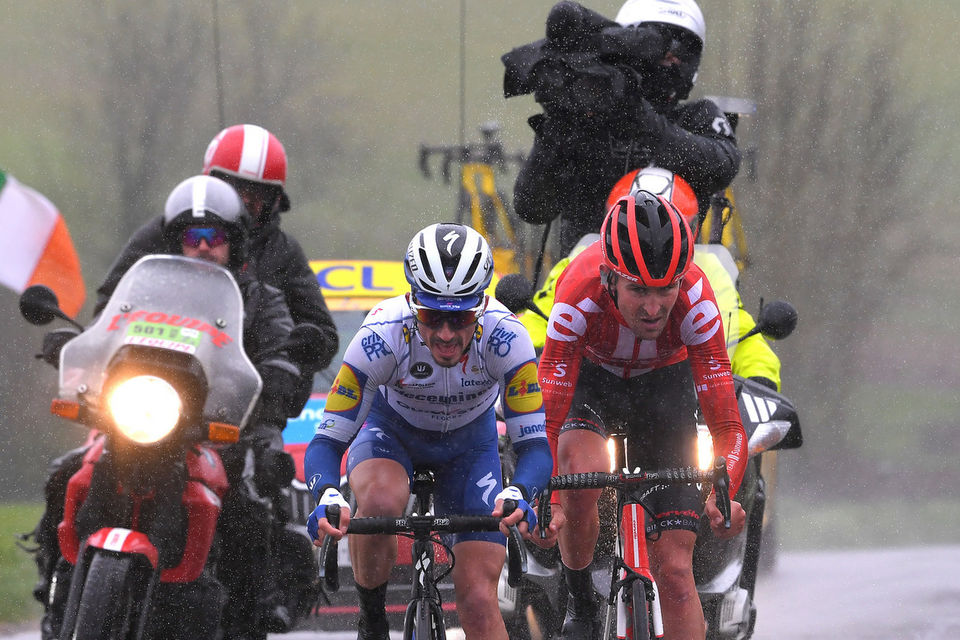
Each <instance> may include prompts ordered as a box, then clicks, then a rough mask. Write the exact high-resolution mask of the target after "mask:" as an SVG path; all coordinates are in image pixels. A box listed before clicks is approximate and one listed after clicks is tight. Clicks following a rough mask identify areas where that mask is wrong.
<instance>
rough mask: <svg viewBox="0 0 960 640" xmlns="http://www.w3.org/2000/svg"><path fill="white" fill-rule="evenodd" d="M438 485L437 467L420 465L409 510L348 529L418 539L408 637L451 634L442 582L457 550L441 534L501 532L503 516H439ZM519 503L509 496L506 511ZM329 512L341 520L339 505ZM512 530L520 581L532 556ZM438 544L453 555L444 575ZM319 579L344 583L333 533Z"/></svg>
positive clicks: (511, 556) (331, 585)
mask: <svg viewBox="0 0 960 640" xmlns="http://www.w3.org/2000/svg"><path fill="white" fill-rule="evenodd" d="M433 486H434V477H433V473H432V472H430V471H429V470H416V471H415V473H414V480H413V492H412V493H413V496H414V498H413V509H412V512H411V514H410V515H407V516H404V517H400V518H392V517H375V518H353V519H351V520H350V525H349V527H348V528H347V533H348V534H363V535H383V534H391V535H392V534H397V535H402V536H407V537H410V538H412V539H413V545H412V547H411V560H412V565H413V577H412V595H411V598H410V602H409V604H408V605H407V611H406V615H405V616H404V621H403V638H404V640H445V638H446V637H447V636H446V625H445V622H444V617H443V602H442V600H441V597H440V590H439V589H438V587H437V584H438V583H439V582H440V581H441V580H443V579H444V578H445V577H446V576H447V575H448V574H449V573H450V572H451V571H453V567H454V565H455V563H456V558H455V556H454V553H453V549H452V548H451V547H450V546H448V545H447V544H446V542H445V541H444V540H443V538H442V537H440V536H439V535H437V534H444V533H463V532H468V531H498V530H499V528H500V520H501V518H499V517H494V516H476V515H468V516H465V515H442V516H437V515H434V514H433V513H432V503H433ZM516 507H517V504H516V501H514V500H504V504H503V515H504V516H508V515H510V513H512V512H513V510H514V509H516ZM326 514H327V520H328V521H329V522H330V524H331V525H332V526H334V527H336V526H338V525H339V522H340V508H339V507H337V506H336V505H330V506H328V507H327V511H326ZM509 529H510V535H509V537H508V538H507V568H508V575H509V580H510V583H511V584H512V585H513V586H516V585H518V584H519V583H520V580H521V577H522V576H523V574H524V573H525V572H526V570H527V555H526V547H525V546H524V544H523V538H522V537H521V535H520V531H519V530H518V529H517V527H516V526H515V525H513V526H510V528H509ZM434 545H439V546H440V547H441V548H442V549H443V550H444V551H445V552H446V555H447V558H448V559H449V565H448V566H447V568H446V569H445V570H444V571H443V573H441V574H439V575H438V574H437V573H436V571H435V568H436V566H437V563H436V548H435V546H434ZM320 578H321V580H322V581H323V584H324V587H325V588H326V589H327V590H328V591H337V590H338V589H339V588H340V578H339V564H338V562H337V553H336V542H334V541H333V539H332V538H331V537H329V536H328V537H327V538H325V539H324V541H323V546H322V547H321V550H320Z"/></svg>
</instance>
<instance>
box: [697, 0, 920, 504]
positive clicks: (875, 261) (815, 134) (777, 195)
mask: <svg viewBox="0 0 960 640" xmlns="http://www.w3.org/2000/svg"><path fill="white" fill-rule="evenodd" d="M730 4H737V5H738V7H739V5H740V4H742V3H730ZM750 4H751V7H752V10H742V11H740V12H739V13H737V14H736V15H737V20H736V21H734V22H731V23H729V24H733V25H735V29H736V31H729V32H725V33H722V34H721V35H719V36H716V34H714V37H719V39H720V40H725V41H727V42H730V41H736V38H737V37H739V38H740V40H744V41H743V44H742V46H743V47H744V54H745V55H744V57H742V58H739V57H736V56H735V59H738V60H739V61H738V62H737V64H738V65H739V66H740V67H741V71H740V73H744V74H746V78H747V82H746V86H748V87H749V95H750V97H751V98H753V99H755V100H757V102H758V103H759V109H758V112H757V115H756V120H755V122H753V123H751V124H750V125H749V129H750V131H751V133H752V135H753V138H752V141H753V143H754V144H755V145H756V146H757V147H758V148H759V166H760V169H759V172H760V178H759V181H758V182H757V183H756V184H744V187H743V188H742V192H743V193H742V197H741V199H740V205H741V207H742V208H743V210H744V211H745V212H748V213H747V215H748V216H749V221H750V229H749V233H750V235H751V242H752V248H753V250H754V252H755V256H757V259H756V260H755V262H754V265H753V266H752V267H751V268H750V269H749V270H748V272H747V274H746V276H745V278H744V280H745V282H746V283H747V286H748V288H750V289H753V290H754V291H756V292H757V293H759V294H760V295H766V296H767V297H771V296H776V297H785V298H787V299H790V300H791V301H793V302H794V304H796V306H797V307H798V308H799V311H800V326H799V330H798V331H797V333H796V334H795V336H793V337H791V338H790V339H789V340H787V341H786V342H784V343H783V344H782V345H778V346H777V350H778V352H779V353H780V354H781V357H782V360H783V363H784V391H785V393H787V394H788V395H789V396H790V397H792V398H794V399H795V400H796V401H798V404H799V407H800V409H801V417H802V419H803V421H804V423H805V425H806V427H805V431H806V433H807V436H808V437H807V440H806V443H805V445H804V448H803V449H801V451H800V452H799V455H798V456H794V455H793V454H791V455H790V456H789V460H788V457H787V456H784V457H783V462H784V466H785V467H786V470H787V471H789V470H790V469H795V470H796V474H795V476H796V477H791V480H790V481H788V482H789V485H790V486H791V491H793V490H796V491H800V492H802V491H804V490H809V491H810V492H811V493H812V494H816V495H819V496H821V497H822V496H824V495H830V494H831V493H835V492H836V491H837V490H838V489H839V488H840V487H838V484H837V482H836V481H837V480H838V478H840V477H841V475H842V476H843V477H846V474H847V473H848V472H849V471H851V470H852V469H858V470H859V469H862V470H864V471H866V470H869V469H870V468H872V466H873V465H872V462H873V461H869V460H864V459H862V458H860V457H858V455H857V453H858V451H859V449H860V447H859V446H858V445H857V443H855V442H851V441H850V440H849V433H850V430H849V429H848V427H849V426H850V425H851V422H852V416H851V406H852V405H853V402H852V395H853V393H854V392H855V391H856V390H857V389H858V385H859V384H860V383H861V382H862V380H863V375H862V373H861V371H862V368H863V367H864V366H866V362H865V358H864V354H865V353H866V349H865V346H866V341H867V340H868V339H869V338H870V329H871V327H872V326H873V325H874V323H875V321H876V320H877V319H878V317H879V314H881V313H882V310H883V309H884V307H885V305H887V304H889V303H890V302H891V301H892V299H893V296H895V295H896V289H895V287H894V286H892V285H891V283H896V282H898V281H899V280H900V279H902V277H903V276H904V275H905V272H906V269H907V268H908V267H909V265H911V264H912V260H911V259H910V257H911V254H912V251H913V250H914V249H915V248H916V247H917V242H918V240H919V238H920V235H919V234H920V233H921V229H920V228H918V226H917V225H916V224H915V220H914V219H913V216H911V215H904V213H905V212H907V211H910V210H911V202H912V201H913V200H914V199H915V198H916V196H917V195H918V194H917V193H916V191H915V189H916V185H914V184H912V183H911V182H910V181H909V180H907V177H908V174H907V173H906V167H907V166H908V164H909V162H910V157H911V154H912V153H913V152H915V143H916V133H917V120H916V118H915V117H913V115H912V114H911V112H912V111H913V109H914V108H915V105H913V104H912V101H911V100H910V98H909V93H908V92H904V91H903V90H902V89H901V88H900V87H899V86H898V83H899V76H898V69H897V67H896V65H895V63H894V62H895V60H896V59H897V57H898V55H899V54H900V48H899V44H900V43H901V42H902V40H901V39H900V37H899V35H900V34H901V32H902V29H901V28H900V26H899V21H898V20H896V19H894V18H895V16H894V15H893V14H892V13H889V12H888V13H887V14H886V16H887V18H888V19H887V20H886V21H884V20H882V19H880V18H882V16H883V15H884V14H883V13H882V12H881V13H880V15H874V16H873V17H874V19H873V20H869V21H868V20H860V19H857V18H858V16H859V15H860V11H861V9H860V8H858V7H855V6H854V5H853V4H852V3H844V4H839V5H838V4H833V5H832V6H830V7H827V6H825V5H826V3H789V2H788V3H763V2H761V3H750ZM730 10H731V11H733V10H736V9H733V8H731V9H730ZM735 34H736V35H735ZM744 35H746V36H747V38H746V39H744V38H743V36H744ZM729 62H730V61H728V62H727V63H728V64H729ZM860 465H862V466H860ZM801 469H802V471H801ZM874 479H875V478H874V477H872V476H867V478H865V479H864V480H863V485H860V486H858V487H850V489H851V490H854V491H855V490H856V489H858V488H864V487H865V486H866V484H867V483H868V482H869V481H870V480H874ZM841 486H844V487H846V486H849V485H847V483H846V482H844V483H842V485H841ZM826 487H829V489H830V492H828V493H824V492H823V489H824V488H826Z"/></svg>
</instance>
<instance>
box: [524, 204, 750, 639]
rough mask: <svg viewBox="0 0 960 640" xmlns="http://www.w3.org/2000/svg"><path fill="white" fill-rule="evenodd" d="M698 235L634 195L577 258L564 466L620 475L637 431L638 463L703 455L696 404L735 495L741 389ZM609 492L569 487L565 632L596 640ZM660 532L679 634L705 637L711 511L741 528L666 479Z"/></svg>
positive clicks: (716, 519)
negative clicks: (602, 496)
mask: <svg viewBox="0 0 960 640" xmlns="http://www.w3.org/2000/svg"><path fill="white" fill-rule="evenodd" d="M693 245H694V238H693V237H692V234H691V232H690V228H689V227H688V225H687V223H686V222H685V221H684V219H683V217H682V216H681V215H680V213H679V212H678V211H677V209H676V208H675V207H674V206H673V205H672V204H671V203H670V202H669V201H667V200H665V199H663V198H660V197H658V196H655V195H653V194H651V193H649V192H646V191H640V192H638V193H637V194H636V196H635V197H631V196H627V197H624V198H621V199H620V200H619V201H618V202H617V203H616V204H615V205H614V206H613V207H612V208H611V209H610V211H609V212H608V213H607V216H606V219H605V220H604V222H603V226H602V227H601V230H600V239H599V240H598V241H597V242H596V243H595V244H594V245H592V246H590V247H589V248H587V249H586V250H584V251H583V252H582V253H581V254H580V255H579V256H577V257H576V258H575V259H574V260H573V261H572V262H571V263H570V266H569V267H568V268H567V269H566V270H565V271H564V272H563V274H562V275H561V276H560V278H559V281H558V283H557V293H556V301H555V303H554V306H553V309H552V311H551V313H550V321H549V323H548V327H547V339H546V344H545V346H544V350H543V355H542V357H541V359H540V367H539V378H540V382H541V387H542V389H543V397H544V405H545V409H546V420H547V436H548V438H549V441H550V445H551V448H552V450H553V454H554V460H555V461H556V462H555V465H556V467H557V468H555V470H554V471H555V472H559V473H583V472H591V471H608V470H609V466H610V462H609V456H608V453H607V448H606V435H607V432H608V430H614V429H625V432H626V433H627V435H628V437H627V444H626V448H627V461H628V464H629V465H630V466H631V467H634V466H640V467H643V468H657V467H665V466H680V465H684V466H695V465H696V446H695V442H696V416H695V414H696V409H697V405H698V401H699V406H700V407H701V409H702V413H703V416H704V418H705V419H706V422H707V425H708V426H709V428H710V432H711V434H712V436H713V441H714V449H715V451H716V454H717V455H722V456H725V457H726V460H727V470H728V472H729V474H730V480H731V488H730V495H734V494H735V493H736V491H737V488H738V487H739V485H740V481H741V479H742V478H743V473H744V469H745V465H746V462H747V447H746V445H747V440H746V434H745V433H744V430H743V426H742V425H741V423H740V415H739V412H738V410H737V402H736V398H735V396H734V388H733V379H732V374H731V372H730V361H729V359H728V357H727V351H726V345H725V341H724V336H723V327H722V325H721V319H720V312H719V311H718V309H717V303H716V300H715V298H714V295H713V290H712V289H711V288H710V283H709V282H708V281H707V279H706V277H704V275H703V272H702V271H701V270H700V268H699V267H697V266H696V265H695V264H693V260H692V258H693ZM599 493H600V492H599V491H597V490H584V491H560V492H557V494H556V495H555V501H556V502H557V504H556V505H555V512H556V513H555V517H556V518H560V521H559V522H561V523H564V524H565V526H562V528H561V530H560V535H559V540H560V553H561V557H562V559H563V565H564V567H563V569H564V577H565V579H566V582H567V587H568V590H569V593H570V597H568V599H567V614H566V618H565V620H564V624H563V631H562V634H561V637H562V638H567V639H570V638H594V637H597V636H596V633H597V631H596V629H597V623H598V618H599V603H598V602H597V601H596V599H595V596H594V590H593V585H592V582H591V578H590V569H589V565H590V562H591V561H592V559H593V552H594V548H595V546H596V543H597V537H598V532H599V516H598V510H597V501H598V499H599ZM644 502H645V503H646V504H648V505H651V507H652V508H651V511H652V513H649V514H648V515H647V533H648V534H657V533H658V534H659V535H653V536H651V538H652V539H651V540H650V542H649V545H648V549H649V557H650V562H651V568H652V570H653V573H654V578H655V579H656V581H657V585H658V587H659V590H660V597H661V602H662V608H663V615H664V624H665V630H666V633H667V636H668V637H670V638H703V637H704V633H705V629H704V620H703V611H702V610H701V608H700V602H699V599H698V598H697V591H696V584H695V582H694V578H693V547H694V543H695V542H696V536H697V534H696V531H697V527H698V523H699V518H700V514H701V513H704V508H705V514H706V517H707V518H709V520H710V525H711V527H712V528H713V531H714V533H715V535H717V536H718V537H721V538H728V537H732V536H734V535H736V534H737V533H739V531H741V530H742V528H743V525H744V520H745V514H744V511H743V508H742V507H741V506H740V505H739V504H738V503H736V502H734V503H733V517H732V521H733V522H732V526H731V528H730V529H724V528H723V518H722V516H721V515H720V512H719V510H718V509H717V506H716V503H715V500H714V498H713V496H710V497H709V498H707V501H706V505H704V502H703V499H702V495H701V493H700V491H699V490H698V488H697V487H695V486H690V487H671V488H666V487H664V488H659V487H658V488H656V489H654V490H652V491H651V492H650V494H649V495H647V496H644Z"/></svg>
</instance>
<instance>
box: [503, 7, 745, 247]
mask: <svg viewBox="0 0 960 640" xmlns="http://www.w3.org/2000/svg"><path fill="white" fill-rule="evenodd" d="M704 34H705V27H704V20H703V14H702V13H701V11H700V8H699V7H698V6H697V4H696V2H695V1H694V0H627V2H626V3H625V4H624V5H623V7H621V9H620V11H619V13H618V14H617V16H616V19H615V21H610V20H608V19H607V18H604V17H603V16H601V15H599V14H597V13H595V12H593V11H590V10H588V9H585V8H584V7H582V6H580V5H579V4H577V3H575V2H569V1H564V2H560V3H558V4H557V5H555V6H554V7H553V9H551V11H550V15H549V16H548V19H547V38H546V39H544V40H540V41H537V42H535V43H532V44H530V45H526V46H524V47H519V48H517V49H514V50H513V51H511V52H510V53H508V54H506V55H505V56H503V62H504V65H505V66H506V74H505V76H504V94H505V95H506V97H510V96H512V95H521V94H524V93H531V92H532V93H533V94H534V98H535V99H536V101H537V102H538V103H539V104H540V105H541V106H542V107H543V113H540V114H537V115H534V116H532V117H531V118H530V119H529V123H530V126H531V128H532V129H533V130H534V132H535V138H534V142H533V148H532V149H531V152H530V155H529V157H528V159H527V161H526V163H525V164H524V166H523V167H522V168H521V170H520V173H519V175H518V176H517V181H516V185H515V187H514V206H515V208H516V211H517V214H518V215H519V216H520V218H522V219H523V220H525V221H526V222H529V223H531V224H545V223H547V222H549V221H550V220H552V219H553V218H554V217H556V216H559V217H560V225H561V226H560V253H561V255H565V254H567V253H568V252H569V251H570V249H571V248H572V247H573V246H574V245H575V244H576V242H577V240H578V239H579V238H580V237H581V236H583V235H584V234H586V233H595V232H596V231H597V230H598V229H599V228H600V223H601V218H602V213H603V206H602V205H603V202H604V200H605V198H606V196H607V194H608V193H609V191H610V188H611V187H612V186H613V185H614V183H615V182H616V181H617V179H618V178H619V177H620V176H622V175H623V174H625V173H627V172H628V171H631V170H633V169H637V168H640V167H645V166H648V165H656V166H658V167H663V168H665V169H669V170H671V171H673V172H675V173H677V174H679V175H681V176H682V177H683V178H684V179H685V180H686V181H687V182H688V183H689V184H690V186H691V187H693V190H694V192H695V193H696V195H697V199H698V201H699V202H700V203H701V206H702V207H704V208H706V206H707V204H708V203H709V202H710V195H711V194H713V193H714V192H716V191H719V190H721V189H723V188H725V187H726V186H727V185H728V184H729V183H730V182H731V181H732V180H733V178H734V176H735V175H736V173H737V170H738V168H739V166H740V151H739V150H738V148H737V144H736V139H735V137H734V134H733V130H732V128H731V127H730V124H729V122H728V121H727V119H726V117H725V115H724V114H723V112H722V111H721V110H720V109H719V108H718V107H717V106H716V105H715V104H714V103H713V102H710V101H709V100H697V101H691V102H686V103H683V104H681V103H680V101H681V100H684V99H685V98H686V97H687V96H688V95H689V93H690V90H691V89H692V88H693V84H694V81H695V80H696V76H697V69H698V67H699V64H700V55H701V52H702V50H703V42H704Z"/></svg>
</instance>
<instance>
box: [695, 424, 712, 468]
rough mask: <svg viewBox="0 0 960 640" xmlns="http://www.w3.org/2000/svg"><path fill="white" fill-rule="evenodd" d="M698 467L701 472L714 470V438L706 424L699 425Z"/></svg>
mask: <svg viewBox="0 0 960 640" xmlns="http://www.w3.org/2000/svg"><path fill="white" fill-rule="evenodd" d="M697 467H699V468H700V470H701V471H709V470H710V469H712V468H713V436H711V435H710V429H708V428H707V425H705V424H698V425H697Z"/></svg>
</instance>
